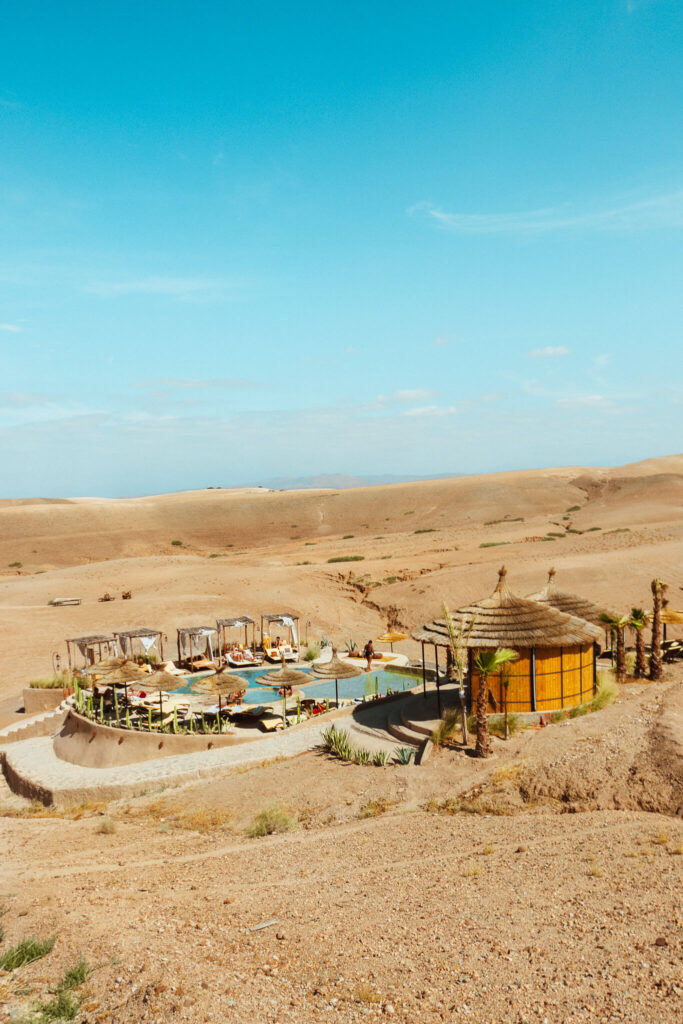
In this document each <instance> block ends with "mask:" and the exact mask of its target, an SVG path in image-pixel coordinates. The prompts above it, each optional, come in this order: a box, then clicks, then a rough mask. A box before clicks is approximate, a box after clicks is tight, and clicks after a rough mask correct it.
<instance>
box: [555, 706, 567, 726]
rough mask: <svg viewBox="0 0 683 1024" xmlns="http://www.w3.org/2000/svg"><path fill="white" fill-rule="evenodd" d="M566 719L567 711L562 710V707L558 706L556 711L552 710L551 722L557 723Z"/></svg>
mask: <svg viewBox="0 0 683 1024" xmlns="http://www.w3.org/2000/svg"><path fill="white" fill-rule="evenodd" d="M566 719H567V712H566V711H564V710H563V709H561V708H560V709H559V710H558V711H553V722H555V723H557V722H564V721H566Z"/></svg>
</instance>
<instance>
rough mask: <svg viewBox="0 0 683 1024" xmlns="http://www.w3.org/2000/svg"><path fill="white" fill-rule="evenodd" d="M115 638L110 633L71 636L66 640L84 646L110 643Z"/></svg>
mask: <svg viewBox="0 0 683 1024" xmlns="http://www.w3.org/2000/svg"><path fill="white" fill-rule="evenodd" d="M115 639H116V638H115V637H114V634H113V633H111V634H109V635H108V636H104V635H95V636H77V637H71V638H70V639H68V640H67V641H66V642H67V643H68V644H86V646H89V645H90V644H111V643H114V642H115Z"/></svg>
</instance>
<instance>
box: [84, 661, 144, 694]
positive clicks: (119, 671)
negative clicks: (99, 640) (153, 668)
mask: <svg viewBox="0 0 683 1024" xmlns="http://www.w3.org/2000/svg"><path fill="white" fill-rule="evenodd" d="M86 672H87V674H88V675H91V676H94V675H101V676H102V685H104V686H123V688H124V693H125V701H126V704H128V684H129V683H136V682H139V680H141V679H144V680H145V683H147V681H148V680H149V679H151V676H150V674H149V673H148V672H145V670H144V669H143V668H141V667H140V665H138V663H137V662H136V661H129V660H128V658H109V659H108V660H107V661H102V662H100V663H99V665H90V666H89V667H88V668H87V669H86ZM95 686H97V680H96V681H95Z"/></svg>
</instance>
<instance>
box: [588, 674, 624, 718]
mask: <svg viewBox="0 0 683 1024" xmlns="http://www.w3.org/2000/svg"><path fill="white" fill-rule="evenodd" d="M618 696H619V686H618V684H617V681H616V679H614V677H613V676H611V675H610V674H609V673H607V672H601V673H600V675H599V676H598V692H597V693H596V694H595V696H594V697H593V700H592V701H591V703H590V709H591V711H602V709H603V708H606V707H607V705H608V704H613V703H614V701H615V700H616V699H617V697H618Z"/></svg>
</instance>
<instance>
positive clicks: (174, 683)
mask: <svg viewBox="0 0 683 1024" xmlns="http://www.w3.org/2000/svg"><path fill="white" fill-rule="evenodd" d="M186 684H187V676H172V675H170V674H169V673H168V672H163V671H159V672H152V674H151V676H147V677H146V678H145V680H144V683H143V689H145V690H156V691H157V692H162V693H163V691H164V690H178V689H180V687H181V686H185V685H186Z"/></svg>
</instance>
